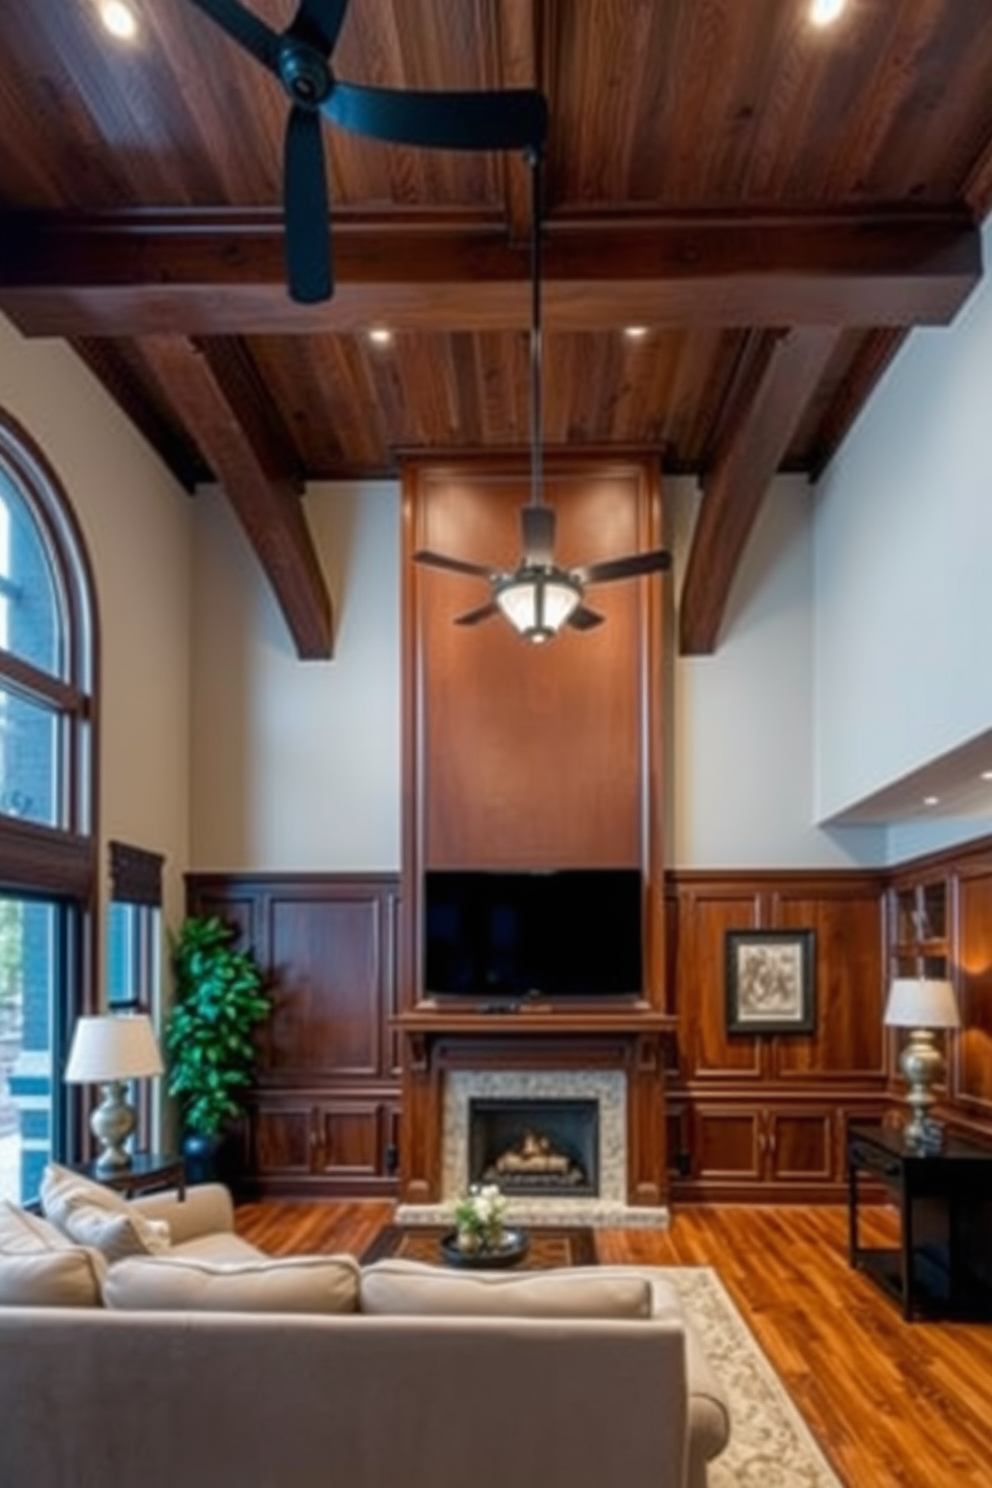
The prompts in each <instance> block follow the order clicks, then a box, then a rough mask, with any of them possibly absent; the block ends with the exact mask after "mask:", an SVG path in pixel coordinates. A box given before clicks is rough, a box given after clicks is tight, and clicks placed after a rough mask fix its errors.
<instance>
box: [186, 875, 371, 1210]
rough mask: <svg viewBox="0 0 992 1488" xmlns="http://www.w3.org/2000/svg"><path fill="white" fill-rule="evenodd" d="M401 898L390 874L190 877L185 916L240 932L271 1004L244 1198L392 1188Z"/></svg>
mask: <svg viewBox="0 0 992 1488" xmlns="http://www.w3.org/2000/svg"><path fill="white" fill-rule="evenodd" d="M398 897H399V883H398V879H397V877H396V876H395V875H361V874H359V875H339V874H271V875H253V874H195V875H191V876H190V877H189V879H188V900H189V905H190V909H191V911H193V912H204V913H216V914H219V915H220V916H221V917H222V918H223V919H225V920H227V921H228V922H230V923H233V924H236V925H237V926H238V928H239V929H240V931H241V933H242V937H243V939H244V942H245V943H246V944H250V945H251V947H252V949H253V950H254V952H255V955H256V957H257V958H258V962H259V965H260V966H261V968H262V971H263V973H264V975H265V979H266V983H267V986H268V987H269V989H270V991H271V994H272V999H273V1010H272V1016H271V1018H270V1019H269V1020H268V1021H267V1022H266V1023H265V1024H264V1026H263V1027H262V1029H261V1030H260V1032H259V1035H258V1039H257V1043H258V1077H257V1081H256V1084H255V1087H254V1089H253V1091H252V1093H251V1097H250V1100H249V1110H248V1117H247V1122H246V1128H245V1132H244V1153H245V1170H246V1178H245V1184H244V1188H245V1191H246V1193H248V1194H255V1195H265V1194H271V1195H277V1194H299V1195H301V1196H302V1195H310V1196H317V1195H321V1194H323V1195H328V1196H329V1195H344V1196H348V1197H360V1196H362V1195H366V1196H372V1195H381V1194H389V1193H392V1192H394V1191H395V1187H396V1180H395V1173H396V1169H397V1165H398V1158H399V1143H400V1131H399V1127H400V1122H399V1109H400V1080H399V1047H398V1041H397V1035H396V1032H395V1029H394V1028H393V1026H392V1022H391V1019H392V1017H393V1015H394V1014H395V1012H396V1003H397V999H396V964H397V961H396V922H397V904H398Z"/></svg>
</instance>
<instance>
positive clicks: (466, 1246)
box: [455, 1229, 482, 1255]
mask: <svg viewBox="0 0 992 1488" xmlns="http://www.w3.org/2000/svg"><path fill="white" fill-rule="evenodd" d="M455 1244H456V1245H457V1246H458V1249H459V1250H460V1251H461V1252H462V1254H463V1255H475V1254H476V1253H477V1252H478V1251H479V1250H480V1249H481V1248H482V1236H481V1235H480V1234H479V1232H478V1230H469V1229H461V1230H459V1231H458V1232H457V1234H456V1235H455Z"/></svg>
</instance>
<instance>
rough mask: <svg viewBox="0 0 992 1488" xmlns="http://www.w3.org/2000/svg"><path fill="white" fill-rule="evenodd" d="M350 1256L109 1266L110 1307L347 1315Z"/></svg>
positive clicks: (182, 1259)
mask: <svg viewBox="0 0 992 1488" xmlns="http://www.w3.org/2000/svg"><path fill="white" fill-rule="evenodd" d="M358 1278H359V1267H358V1262H357V1261H356V1260H354V1258H353V1257H352V1256H289V1257H284V1258H280V1259H277V1260H267V1259H261V1260H252V1261H239V1262H236V1263H233V1264H226V1265H225V1264H218V1263H215V1262H210V1261H203V1260H194V1259H190V1258H189V1257H187V1256H178V1255H174V1254H173V1255H169V1256H156V1257H143V1258H139V1257H134V1258H133V1259H130V1260H126V1261H120V1262H118V1264H117V1265H115V1266H111V1267H110V1269H109V1270H108V1272H107V1275H106V1279H105V1281H104V1286H103V1300H104V1303H105V1305H106V1306H107V1307H110V1308H115V1309H117V1310H119V1311H128V1310H132V1311H146V1312H147V1311H152V1312H295V1313H300V1312H302V1313H343V1312H356V1311H357V1309H358Z"/></svg>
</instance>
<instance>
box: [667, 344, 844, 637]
mask: <svg viewBox="0 0 992 1488" xmlns="http://www.w3.org/2000/svg"><path fill="white" fill-rule="evenodd" d="M838 335H839V332H838V331H836V330H831V329H829V328H827V327H819V326H818V327H814V328H804V329H801V330H792V331H787V332H783V333H782V334H781V335H779V336H778V337H777V338H775V339H774V351H773V354H769V353H770V352H771V350H772V347H771V343H770V342H766V343H764V344H763V345H762V347H760V348H758V349H756V352H755V356H754V358H753V367H754V369H755V377H754V381H753V383H752V386H751V391H750V398H749V401H748V404H747V407H746V409H745V408H744V407H742V406H740V405H738V407H737V408H736V409H735V411H734V414H733V418H732V427H730V428H728V432H727V437H726V438H725V439H724V440H723V442H722V447H721V453H720V456H719V459H718V461H717V463H716V464H715V465H714V467H713V470H712V472H711V473H710V475H709V476H708V478H707V479H706V480H705V481H704V484H703V498H702V505H701V508H700V511H699V516H698V519H697V521H696V528H695V531H694V533H693V539H692V548H691V551H690V554H689V562H688V564H687V566H686V573H685V579H684V581H683V584H682V594H681V600H680V606H679V644H680V649H681V651H682V654H683V655H686V656H701V655H708V654H709V653H710V652H712V651H713V650H715V648H716V644H717V640H718V637H719V632H720V625H721V623H722V620H723V615H724V611H725V609H726V606H727V599H728V596H729V594H730V588H731V585H732V583H733V580H734V576H735V574H736V572H737V566H738V563H739V562H740V558H741V554H742V553H743V551H744V548H745V545H746V543H747V540H748V538H749V537H750V535H751V530H752V528H753V527H754V523H755V519H756V517H757V515H758V512H759V511H760V509H761V503H762V501H763V499H764V496H765V492H766V490H767V488H768V484H769V482H770V481H771V479H772V477H773V476H774V474H775V472H776V470H777V468H778V465H779V462H780V461H781V459H782V456H783V455H784V453H785V451H786V449H787V448H788V445H789V440H790V439H791V438H792V434H793V432H794V430H795V428H796V425H797V423H798V421H799V419H800V418H801V416H802V413H803V409H804V408H805V406H806V403H807V401H808V399H809V398H810V396H811V395H812V393H813V392H814V391H815V389H816V387H817V385H818V383H819V381H820V378H821V377H822V375H823V372H824V369H825V368H826V365H827V363H828V361H829V360H830V357H831V355H832V354H833V351H834V348H835V347H836V344H837V339H838Z"/></svg>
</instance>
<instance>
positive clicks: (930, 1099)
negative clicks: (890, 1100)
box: [899, 1028, 944, 1151]
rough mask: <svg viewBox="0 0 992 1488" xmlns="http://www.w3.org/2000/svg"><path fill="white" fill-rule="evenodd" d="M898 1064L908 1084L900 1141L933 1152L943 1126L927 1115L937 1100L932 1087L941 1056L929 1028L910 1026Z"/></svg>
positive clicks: (941, 1063) (937, 1077) (939, 1073)
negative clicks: (905, 1120) (901, 1139)
mask: <svg viewBox="0 0 992 1488" xmlns="http://www.w3.org/2000/svg"><path fill="white" fill-rule="evenodd" d="M899 1067H900V1069H901V1070H902V1072H903V1074H904V1075H905V1076H906V1080H907V1082H908V1084H909V1090H908V1091H907V1093H906V1103H907V1105H908V1106H909V1110H910V1117H909V1121H908V1122H907V1123H906V1125H905V1126H904V1127H903V1133H902V1134H903V1140H904V1141H905V1143H906V1145H907V1147H919V1148H921V1149H925V1150H927V1151H933V1150H935V1149H936V1148H939V1147H940V1145H941V1143H942V1142H943V1139H944V1128H943V1126H942V1125H941V1123H940V1122H939V1121H935V1120H934V1119H933V1117H932V1116H931V1115H930V1114H929V1112H930V1108H931V1107H932V1106H934V1105H935V1104H936V1102H937V1097H936V1096H935V1095H934V1092H933V1087H934V1086H935V1085H937V1084H938V1083H939V1082H940V1080H941V1079H942V1078H943V1075H944V1056H943V1054H941V1052H940V1050H939V1048H938V1047H937V1044H936V1041H935V1039H934V1035H933V1030H932V1029H930V1028H914V1029H913V1031H912V1033H911V1034H910V1035H909V1043H908V1044H907V1045H906V1047H905V1049H904V1050H903V1051H902V1057H901V1058H900V1060H899Z"/></svg>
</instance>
